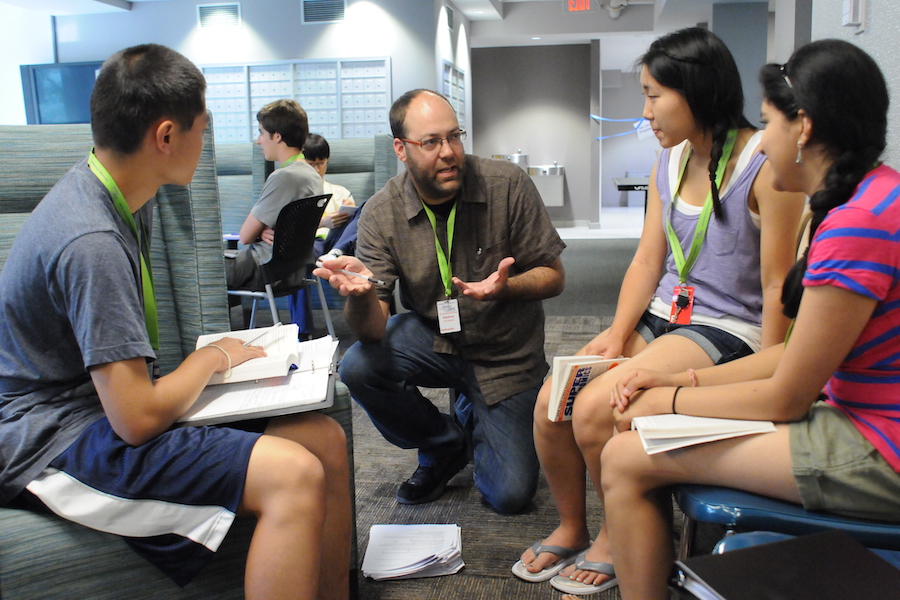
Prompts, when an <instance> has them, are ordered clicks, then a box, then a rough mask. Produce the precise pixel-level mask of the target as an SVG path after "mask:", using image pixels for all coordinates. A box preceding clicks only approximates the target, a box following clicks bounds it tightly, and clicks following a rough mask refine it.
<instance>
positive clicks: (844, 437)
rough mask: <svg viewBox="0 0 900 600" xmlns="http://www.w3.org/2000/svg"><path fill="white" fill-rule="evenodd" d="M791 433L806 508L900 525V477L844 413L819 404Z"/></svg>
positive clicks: (793, 457) (795, 469) (793, 453)
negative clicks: (899, 523) (898, 523)
mask: <svg viewBox="0 0 900 600" xmlns="http://www.w3.org/2000/svg"><path fill="white" fill-rule="evenodd" d="M790 428H791V429H790V434H791V461H792V462H793V472H794V479H795V480H796V481H797V487H798V488H799V490H800V498H801V500H802V501H803V508H805V509H806V510H827V511H829V512H834V513H837V514H842V515H846V516H850V517H857V518H863V519H877V520H879V521H893V522H897V521H900V477H898V476H897V472H896V471H894V469H893V468H892V467H891V465H890V464H888V462H887V461H886V460H885V459H884V457H883V456H882V455H881V453H880V452H878V450H876V449H875V447H874V446H873V445H872V444H871V443H869V441H868V440H867V439H866V438H865V437H863V435H862V433H860V432H859V430H858V429H857V428H856V426H855V425H854V424H853V422H852V421H851V420H850V418H849V417H848V416H847V415H845V414H844V413H843V411H841V409H839V408H837V407H836V406H833V405H831V404H828V403H826V402H816V403H815V404H813V405H812V407H811V408H810V409H809V412H808V413H807V415H806V418H804V419H803V420H802V421H797V422H796V423H791V424H790Z"/></svg>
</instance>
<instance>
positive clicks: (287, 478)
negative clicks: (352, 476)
mask: <svg viewBox="0 0 900 600" xmlns="http://www.w3.org/2000/svg"><path fill="white" fill-rule="evenodd" d="M241 509H242V510H246V511H249V512H252V513H254V514H256V516H257V518H258V522H257V524H256V529H255V530H254V532H253V539H252V540H251V542H250V551H249V553H248V555H247V567H246V575H245V581H244V590H245V591H244V593H245V596H246V597H247V598H248V599H251V600H252V599H279V600H280V599H288V598H296V599H303V600H314V599H315V598H316V594H317V591H318V585H319V561H320V550H319V549H320V547H321V544H322V526H323V525H322V524H323V521H324V519H325V473H324V469H323V468H322V464H321V463H320V462H319V461H318V459H316V457H315V456H313V455H312V454H311V453H310V452H308V451H307V450H306V449H304V448H303V447H302V446H300V445H298V444H296V443H294V442H291V441H288V440H285V439H282V438H278V437H274V436H262V437H261V438H260V439H259V440H258V441H257V443H256V445H255V446H254V447H253V451H252V453H251V454H250V464H249V467H248V469H247V481H246V484H245V487H244V497H243V499H242V501H241Z"/></svg>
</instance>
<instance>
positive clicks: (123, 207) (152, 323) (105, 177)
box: [88, 149, 159, 350]
mask: <svg viewBox="0 0 900 600" xmlns="http://www.w3.org/2000/svg"><path fill="white" fill-rule="evenodd" d="M88 166H89V167H90V168H91V171H93V173H94V175H96V176H97V179H99V180H100V183H102V184H103V185H104V186H105V187H106V189H107V190H108V191H109V194H110V196H112V201H113V206H115V207H116V212H118V213H119V216H120V217H122V220H123V221H125V223H126V224H127V225H128V228H129V229H131V233H132V234H134V239H135V240H136V241H137V243H138V246H140V249H141V294H142V295H143V300H144V322H145V324H146V325H147V335H148V336H149V338H150V346H151V347H152V348H153V349H154V350H159V319H158V317H157V313H156V295H155V294H154V293H153V271H151V270H150V246H149V244H150V241H149V236H148V235H147V232H146V230H144V231H143V232H141V233H143V235H140V233H139V232H138V228H137V224H136V223H135V222H134V215H132V214H131V210H130V209H129V208H128V204H127V203H126V202H125V196H123V195H122V190H120V189H119V186H118V185H117V184H116V182H115V180H114V179H113V178H112V175H110V174H109V171H107V170H106V167H104V166H103V165H102V164H100V161H99V160H98V159H97V156H96V155H95V154H94V151H93V149H92V150H91V153H90V154H89V155H88ZM141 229H144V227H141Z"/></svg>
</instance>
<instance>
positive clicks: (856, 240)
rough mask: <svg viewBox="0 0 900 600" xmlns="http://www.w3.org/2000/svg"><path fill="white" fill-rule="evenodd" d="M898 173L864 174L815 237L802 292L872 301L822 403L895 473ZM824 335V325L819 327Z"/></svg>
mask: <svg viewBox="0 0 900 600" xmlns="http://www.w3.org/2000/svg"><path fill="white" fill-rule="evenodd" d="M898 196H900V173H897V171H895V170H893V169H891V168H890V167H887V166H883V165H882V166H879V167H877V168H875V169H874V170H872V171H871V172H869V173H868V174H867V175H866V177H865V178H864V179H863V181H862V182H861V183H860V184H859V187H858V188H857V189H856V192H855V194H854V195H853V197H852V198H851V199H850V201H849V202H847V203H846V204H844V205H843V206H840V207H838V208H835V209H833V210H832V211H831V212H829V213H828V216H826V217H825V220H824V221H823V222H822V224H821V225H820V226H819V228H818V230H817V231H816V236H815V239H814V240H813V243H812V246H811V247H810V252H809V265H808V269H807V271H806V275H805V277H804V280H803V284H804V285H805V286H807V287H811V286H818V285H832V286H836V287H840V288H844V289H847V290H850V291H851V292H854V293H857V294H861V295H863V296H866V297H869V298H873V299H875V300H877V301H878V304H877V305H876V307H875V311H874V312H873V314H872V317H871V318H870V319H869V322H868V323H867V324H866V326H865V328H864V329H863V331H862V333H861V334H860V336H859V339H857V341H856V344H854V346H853V349H852V350H851V351H850V353H849V354H848V355H847V357H846V358H845V359H844V361H843V362H842V363H841V365H840V366H839V367H838V370H837V371H835V373H834V375H832V377H831V379H829V380H828V384H827V386H826V388H825V391H826V393H827V394H828V397H829V401H830V402H831V403H833V404H834V405H836V406H837V407H838V408H840V409H841V410H842V411H844V413H846V414H847V415H848V416H849V417H850V418H851V420H852V421H853V423H854V424H855V425H856V427H857V428H858V429H859V431H860V432H861V433H862V434H863V435H864V436H865V438H866V439H867V440H869V441H870V442H871V443H872V445H874V446H875V448H876V449H877V450H878V451H879V452H880V453H881V454H882V456H884V457H885V459H886V460H887V461H888V463H890V465H891V466H893V468H894V470H895V471H898V472H900V243H898V242H900V201H897V198H898ZM822 326H823V327H827V326H828V323H823V324H822Z"/></svg>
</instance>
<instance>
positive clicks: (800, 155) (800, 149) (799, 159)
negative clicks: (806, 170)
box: [794, 142, 803, 165]
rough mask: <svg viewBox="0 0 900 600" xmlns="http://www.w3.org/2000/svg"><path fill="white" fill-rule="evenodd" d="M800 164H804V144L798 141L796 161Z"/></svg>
mask: <svg viewBox="0 0 900 600" xmlns="http://www.w3.org/2000/svg"><path fill="white" fill-rule="evenodd" d="M794 162H796V163H797V164H798V165H800V164H803V144H801V143H800V142H797V160H796V161H794Z"/></svg>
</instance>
